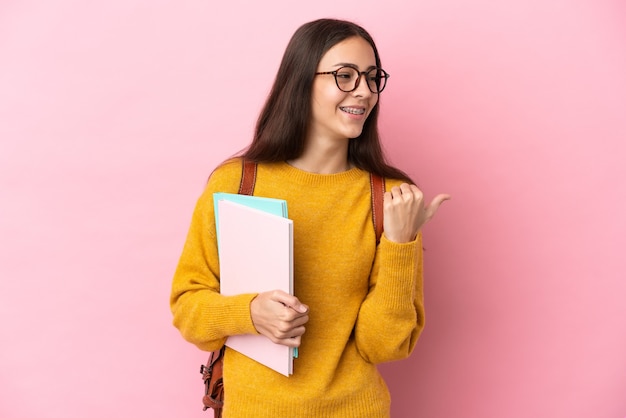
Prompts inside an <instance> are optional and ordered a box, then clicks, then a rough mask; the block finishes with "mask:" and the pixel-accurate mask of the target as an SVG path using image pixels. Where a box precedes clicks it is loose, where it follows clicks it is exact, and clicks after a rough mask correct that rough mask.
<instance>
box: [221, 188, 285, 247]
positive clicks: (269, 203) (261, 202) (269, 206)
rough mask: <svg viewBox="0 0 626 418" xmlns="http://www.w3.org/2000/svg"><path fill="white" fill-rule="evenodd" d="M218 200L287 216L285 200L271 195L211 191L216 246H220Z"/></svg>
mask: <svg viewBox="0 0 626 418" xmlns="http://www.w3.org/2000/svg"><path fill="white" fill-rule="evenodd" d="M220 200H228V201H230V202H235V203H239V204H240V205H244V206H248V207H250V208H253V209H257V210H261V211H263V212H267V213H271V214H272V215H276V216H282V217H283V218H287V217H288V216H287V201H285V200H282V199H274V198H271V197H259V196H249V195H245V194H237V193H221V192H218V193H213V208H214V212H215V233H216V234H217V248H218V250H219V246H220V242H219V240H220V231H219V222H218V221H219V210H218V208H217V202H219V201H220Z"/></svg>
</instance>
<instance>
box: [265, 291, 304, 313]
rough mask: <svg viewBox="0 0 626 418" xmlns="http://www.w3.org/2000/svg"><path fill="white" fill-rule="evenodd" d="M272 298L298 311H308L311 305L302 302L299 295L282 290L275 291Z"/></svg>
mask: <svg viewBox="0 0 626 418" xmlns="http://www.w3.org/2000/svg"><path fill="white" fill-rule="evenodd" d="M272 299H273V300H274V301H276V302H280V303H282V304H283V305H285V306H288V307H290V308H291V309H293V310H294V311H296V312H300V313H306V312H307V311H308V310H309V307H308V306H306V305H305V304H303V303H301V302H300V300H299V299H298V298H297V297H295V296H293V295H290V294H289V293H285V292H283V291H280V290H277V291H274V293H273V295H272Z"/></svg>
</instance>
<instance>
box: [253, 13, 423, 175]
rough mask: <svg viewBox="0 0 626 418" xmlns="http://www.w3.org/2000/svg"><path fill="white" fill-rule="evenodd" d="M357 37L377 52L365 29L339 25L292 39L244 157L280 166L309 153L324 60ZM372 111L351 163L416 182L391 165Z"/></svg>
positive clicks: (310, 27)
mask: <svg viewBox="0 0 626 418" xmlns="http://www.w3.org/2000/svg"><path fill="white" fill-rule="evenodd" d="M354 36H358V37H361V38H363V39H364V40H365V41H367V42H368V43H369V44H370V45H371V46H372V49H373V50H374V55H375V57H376V66H377V67H379V68H381V62H380V56H379V55H378V50H377V49H376V45H375V44H374V40H373V39H372V37H371V36H370V35H369V33H367V31H366V30H365V29H363V28H362V27H361V26H359V25H357V24H355V23H352V22H347V21H344V20H337V19H319V20H315V21H312V22H309V23H306V24H304V25H302V26H301V27H300V28H299V29H298V30H297V31H296V32H295V33H294V35H293V37H292V38H291V40H290V41H289V44H288V45H287V48H286V50H285V54H284V55H283V59H282V61H281V64H280V67H279V69H278V73H277V74H276V79H275V80H274V85H273V86H272V89H271V91H270V94H269V96H268V98H267V101H266V102H265V105H264V106H263V109H262V111H261V114H260V115H259V119H258V121H257V124H256V129H255V133H254V138H253V140H252V143H251V144H250V146H249V147H248V148H247V149H246V150H244V152H243V154H242V156H243V157H244V158H247V159H250V160H252V161H256V162H278V161H286V160H290V159H294V158H297V157H299V156H301V155H302V152H303V151H304V142H305V139H306V133H307V128H308V125H309V121H310V119H311V91H312V86H313V78H314V76H315V72H316V70H317V66H318V64H319V62H320V60H321V59H322V57H323V56H324V54H325V53H326V52H327V51H328V50H329V49H330V48H332V47H333V46H335V45H336V44H338V43H339V42H341V41H344V40H346V39H348V38H351V37H354ZM379 103H380V100H379V101H378V102H377V103H376V106H374V108H373V109H372V111H371V113H370V115H369V117H368V118H367V120H366V121H365V124H364V125H363V131H362V132H361V135H359V136H358V137H357V138H352V139H350V140H349V141H350V142H349V145H348V161H349V162H350V163H351V164H353V165H354V166H356V167H358V168H360V169H362V170H365V171H368V172H370V173H375V174H378V175H380V176H383V177H388V178H396V179H403V180H406V181H409V182H411V179H410V178H409V176H408V175H406V174H405V173H404V172H403V171H401V170H399V169H397V168H395V167H392V166H390V165H388V164H387V162H386V160H385V156H384V153H383V150H382V147H381V145H380V138H379V135H378V108H379Z"/></svg>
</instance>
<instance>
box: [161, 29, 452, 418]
mask: <svg viewBox="0 0 626 418" xmlns="http://www.w3.org/2000/svg"><path fill="white" fill-rule="evenodd" d="M388 77H389V75H388V74H387V73H386V72H385V71H384V70H383V69H382V68H381V62H380V57H379V55H378V51H377V49H376V46H375V44H374V41H373V40H372V38H371V36H370V35H369V34H368V33H367V32H366V31H365V30H364V29H363V28H361V27H360V26H358V25H356V24H353V23H350V22H346V21H340V20H333V19H322V20H316V21H313V22H310V23H307V24H305V25H303V26H302V27H300V28H299V29H298V30H297V31H296V33H295V34H294V35H293V37H292V39H291V41H290V43H289V45H288V46H287V49H286V51H285V54H284V56H283V60H282V63H281V65H280V68H279V70H278V74H277V76H276V80H275V82H274V85H273V88H272V90H271V92H270V95H269V97H268V99H267V102H266V104H265V106H264V108H263V110H262V112H261V115H260V117H259V119H258V123H257V127H256V132H255V135H254V139H253V141H252V143H251V145H250V146H249V147H248V149H247V150H246V151H245V152H244V153H243V155H241V157H243V158H246V159H249V160H253V161H255V162H257V163H258V171H257V178H256V186H255V189H254V194H255V195H257V196H266V197H274V198H279V199H285V200H286V201H287V204H288V208H289V217H290V219H292V220H293V223H294V283H295V295H294V296H291V295H288V294H285V293H283V292H280V291H273V292H266V293H260V294H242V295H236V296H222V295H220V293H219V289H220V281H219V265H218V255H217V248H216V240H215V219H214V213H213V199H212V195H213V193H215V192H218V191H219V192H229V193H237V191H238V188H239V183H240V179H241V172H242V168H241V167H242V164H241V159H240V158H236V159H232V160H229V161H227V162H225V163H224V164H222V165H221V166H219V167H218V168H217V169H216V170H215V171H214V172H213V173H212V175H211V177H210V179H209V182H208V185H207V187H206V190H205V191H204V193H203V194H202V196H201V197H200V198H199V200H198V203H197V206H196V208H195V211H194V214H193V218H192V223H191V227H190V230H189V235H188V237H187V241H186V244H185V247H184V250H183V253H182V256H181V258H180V262H179V265H178V268H177V270H176V273H175V276H174V281H173V286H172V295H171V301H170V302H171V308H172V312H173V314H174V325H175V326H176V327H177V328H178V329H179V330H180V332H181V333H182V335H183V337H184V338H185V339H187V340H188V341H190V342H192V343H193V344H195V345H196V346H198V347H199V348H200V349H202V350H206V351H212V350H217V349H219V348H220V347H221V346H222V345H223V343H224V341H225V339H226V337H228V336H230V335H236V334H262V335H265V336H267V337H268V338H270V339H271V340H272V341H274V342H275V343H277V344H284V345H287V346H291V347H300V348H299V352H300V355H299V358H298V359H296V360H295V362H294V374H293V375H292V376H290V377H285V376H283V375H281V374H279V373H277V372H274V371H272V370H270V369H269V368H267V367H265V366H262V365H260V364H258V363H256V362H254V361H253V360H250V359H248V358H247V357H245V356H243V355H241V354H239V353H238V352H236V351H234V350H230V349H227V350H226V354H225V365H224V388H225V406H224V410H223V413H224V416H225V417H249V416H254V417H272V418H276V417H289V418H293V417H307V418H309V417H341V418H346V417H386V416H389V413H390V412H389V411H390V396H389V392H388V390H387V387H386V385H385V383H384V382H383V380H382V378H381V376H380V375H379V373H378V372H377V369H376V364H378V363H382V362H387V361H393V360H400V359H403V358H406V357H407V356H408V355H409V354H410V353H411V351H412V350H413V347H414V346H415V343H416V341H417V339H418V336H419V335H420V332H421V330H422V328H423V326H424V307H423V301H422V295H423V293H422V245H421V232H420V230H421V228H422V226H423V225H424V224H425V223H426V222H427V221H428V220H429V219H430V218H431V217H432V216H433V215H434V214H435V212H436V211H437V209H438V207H439V205H440V204H441V203H442V202H443V201H444V200H446V199H448V198H449V196H448V195H439V196H437V197H435V198H434V199H433V200H432V202H431V203H430V204H425V202H424V199H423V196H422V193H421V191H420V190H419V189H418V188H417V187H416V186H415V185H414V184H412V182H411V180H410V179H409V178H408V176H407V175H406V174H404V173H403V172H402V171H400V170H398V169H396V168H393V167H391V166H389V165H388V164H387V163H386V162H385V159H384V157H383V153H382V151H381V146H380V143H379V137H378V131H377V118H378V107H379V95H380V94H381V92H382V91H383V89H384V88H385V86H386V83H387V79H388ZM370 173H375V174H378V175H380V176H382V177H384V178H385V183H386V190H387V191H386V193H385V195H384V210H383V214H384V217H383V219H384V221H383V225H384V233H383V236H382V237H381V240H380V243H378V244H377V243H376V237H375V231H374V228H373V226H372V225H373V224H372V209H371V192H370Z"/></svg>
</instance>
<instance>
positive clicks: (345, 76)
mask: <svg viewBox="0 0 626 418" xmlns="http://www.w3.org/2000/svg"><path fill="white" fill-rule="evenodd" d="M353 76H354V72H353V71H343V70H342V71H337V78H338V79H341V80H350V79H351V78H352V77H353Z"/></svg>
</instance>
